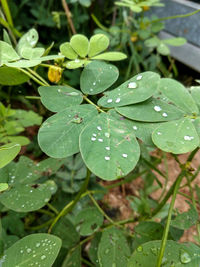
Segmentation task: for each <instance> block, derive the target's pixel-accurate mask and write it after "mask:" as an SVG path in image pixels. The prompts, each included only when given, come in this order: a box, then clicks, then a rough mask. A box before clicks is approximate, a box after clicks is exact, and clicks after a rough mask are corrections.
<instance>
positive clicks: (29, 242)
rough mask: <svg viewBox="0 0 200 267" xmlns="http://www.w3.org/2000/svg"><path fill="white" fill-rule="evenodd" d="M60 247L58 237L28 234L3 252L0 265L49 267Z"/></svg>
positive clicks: (5, 266) (10, 266)
mask: <svg viewBox="0 0 200 267" xmlns="http://www.w3.org/2000/svg"><path fill="white" fill-rule="evenodd" d="M60 248H61V240H60V238H58V237H56V236H53V235H49V234H32V235H28V236H26V237H24V238H22V239H20V240H19V241H17V242H16V243H15V244H14V245H12V246H11V247H10V248H9V249H7V250H6V251H5V253H4V256H3V258H1V260H0V261H1V266H2V267H8V266H9V267H19V266H20V267H31V266H37V265H40V266H41V267H51V266H52V265H53V263H54V261H55V259H56V257H57V255H58V252H59V250H60Z"/></svg>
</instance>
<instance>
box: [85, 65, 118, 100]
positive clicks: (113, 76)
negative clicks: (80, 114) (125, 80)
mask: <svg viewBox="0 0 200 267" xmlns="http://www.w3.org/2000/svg"><path fill="white" fill-rule="evenodd" d="M118 76H119V71H118V69H117V67H115V66H114V65H111V64H107V63H105V62H100V61H93V62H91V63H90V64H88V65H87V66H86V67H85V68H84V70H83V71H82V73H81V78H80V87H81V90H82V92H83V93H84V94H90V95H96V94H98V93H101V92H103V91H105V90H106V89H107V88H109V87H110V86H111V85H112V84H113V83H114V82H115V81H116V80H117V78H118Z"/></svg>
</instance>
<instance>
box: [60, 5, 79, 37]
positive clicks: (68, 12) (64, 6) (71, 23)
mask: <svg viewBox="0 0 200 267" xmlns="http://www.w3.org/2000/svg"><path fill="white" fill-rule="evenodd" d="M61 3H62V6H63V8H64V10H65V14H66V17H67V20H68V23H69V25H70V28H71V31H72V33H73V34H76V30H75V27H74V23H73V21H72V15H71V12H70V10H69V7H68V4H67V2H66V0H61Z"/></svg>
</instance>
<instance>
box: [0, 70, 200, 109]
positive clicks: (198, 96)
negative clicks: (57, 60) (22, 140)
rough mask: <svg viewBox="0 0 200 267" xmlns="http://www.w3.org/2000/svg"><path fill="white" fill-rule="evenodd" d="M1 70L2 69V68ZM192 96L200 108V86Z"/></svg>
mask: <svg viewBox="0 0 200 267" xmlns="http://www.w3.org/2000/svg"><path fill="white" fill-rule="evenodd" d="M0 70H1V69H0ZM190 90H191V95H192V98H193V99H194V101H195V103H196V104H197V106H198V108H199V109H200V86H192V87H190Z"/></svg>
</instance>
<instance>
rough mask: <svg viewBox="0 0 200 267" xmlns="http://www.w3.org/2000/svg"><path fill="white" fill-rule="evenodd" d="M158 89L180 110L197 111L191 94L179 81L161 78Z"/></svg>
mask: <svg viewBox="0 0 200 267" xmlns="http://www.w3.org/2000/svg"><path fill="white" fill-rule="evenodd" d="M159 91H160V92H162V94H163V95H164V96H166V97H167V98H168V99H169V100H170V101H171V102H172V103H174V104H175V105H176V106H177V107H179V108H181V109H182V110H184V111H186V112H188V113H198V112H199V110H198V107H197V106H196V104H195V101H194V100H193V98H192V96H191V95H190V93H189V92H188V90H187V89H186V88H185V87H184V86H183V85H182V84H181V83H179V82H177V81H175V80H173V79H169V78H164V79H161V81H160V85H159Z"/></svg>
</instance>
